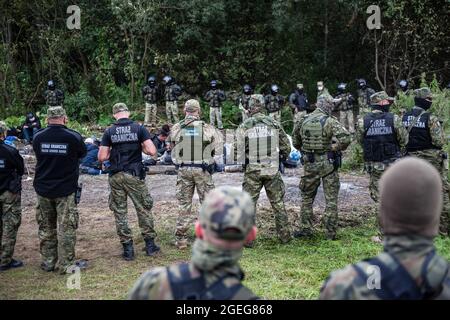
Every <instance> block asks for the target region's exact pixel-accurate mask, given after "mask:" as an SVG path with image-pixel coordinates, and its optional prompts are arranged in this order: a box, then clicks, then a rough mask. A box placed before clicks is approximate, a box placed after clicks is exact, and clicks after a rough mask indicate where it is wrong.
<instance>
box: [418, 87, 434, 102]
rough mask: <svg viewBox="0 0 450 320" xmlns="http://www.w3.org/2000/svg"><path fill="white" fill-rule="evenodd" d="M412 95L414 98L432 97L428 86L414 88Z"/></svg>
mask: <svg viewBox="0 0 450 320" xmlns="http://www.w3.org/2000/svg"><path fill="white" fill-rule="evenodd" d="M414 96H415V97H416V98H421V99H428V98H432V97H433V93H432V92H431V89H430V88H428V87H423V88H420V89H416V90H414Z"/></svg>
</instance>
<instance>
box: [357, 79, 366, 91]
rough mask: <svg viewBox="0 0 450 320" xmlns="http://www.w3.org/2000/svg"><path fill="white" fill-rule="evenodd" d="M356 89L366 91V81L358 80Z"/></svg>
mask: <svg viewBox="0 0 450 320" xmlns="http://www.w3.org/2000/svg"><path fill="white" fill-rule="evenodd" d="M357 81H358V88H359V89H362V90H364V89H366V88H367V81H366V80H365V79H358V80H357Z"/></svg>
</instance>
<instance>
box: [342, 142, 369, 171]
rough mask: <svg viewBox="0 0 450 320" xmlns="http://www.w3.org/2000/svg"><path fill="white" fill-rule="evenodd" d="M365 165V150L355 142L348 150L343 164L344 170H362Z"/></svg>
mask: <svg viewBox="0 0 450 320" xmlns="http://www.w3.org/2000/svg"><path fill="white" fill-rule="evenodd" d="M363 164H364V157H363V150H362V147H361V145H360V144H359V143H358V142H357V141H354V142H352V144H350V146H349V147H348V149H347V150H346V152H345V154H344V158H343V163H342V170H344V171H353V170H361V169H362V167H363Z"/></svg>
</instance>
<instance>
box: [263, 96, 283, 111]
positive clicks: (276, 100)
mask: <svg viewBox="0 0 450 320" xmlns="http://www.w3.org/2000/svg"><path fill="white" fill-rule="evenodd" d="M264 100H265V101H266V109H267V112H269V113H272V112H278V111H280V110H281V108H283V105H284V103H285V100H284V97H283V96H282V95H279V94H277V95H276V96H274V95H272V94H268V95H266V96H265V97H264Z"/></svg>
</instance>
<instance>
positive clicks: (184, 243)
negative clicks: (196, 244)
mask: <svg viewBox="0 0 450 320" xmlns="http://www.w3.org/2000/svg"><path fill="white" fill-rule="evenodd" d="M175 247H177V249H179V250H184V249H187V247H188V241H187V240H185V239H183V240H177V241H175Z"/></svg>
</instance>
